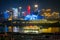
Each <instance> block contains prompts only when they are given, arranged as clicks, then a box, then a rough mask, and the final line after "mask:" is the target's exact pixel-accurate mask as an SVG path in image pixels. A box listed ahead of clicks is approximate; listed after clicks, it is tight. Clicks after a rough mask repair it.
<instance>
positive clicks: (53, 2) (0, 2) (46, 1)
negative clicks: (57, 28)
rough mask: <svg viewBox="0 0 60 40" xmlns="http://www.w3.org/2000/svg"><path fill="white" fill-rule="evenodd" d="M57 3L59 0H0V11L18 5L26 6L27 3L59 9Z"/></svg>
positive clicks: (59, 6)
mask: <svg viewBox="0 0 60 40" xmlns="http://www.w3.org/2000/svg"><path fill="white" fill-rule="evenodd" d="M59 3H60V1H59V0H0V11H3V10H6V9H11V8H13V7H19V6H22V7H23V8H26V6H27V5H31V6H32V7H33V5H34V4H38V5H39V8H40V9H42V8H52V9H55V10H60V4H59Z"/></svg>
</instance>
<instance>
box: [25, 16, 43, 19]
mask: <svg viewBox="0 0 60 40" xmlns="http://www.w3.org/2000/svg"><path fill="white" fill-rule="evenodd" d="M40 19H44V17H43V16H37V15H27V16H26V17H25V20H40Z"/></svg>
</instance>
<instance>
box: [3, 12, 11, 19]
mask: <svg viewBox="0 0 60 40" xmlns="http://www.w3.org/2000/svg"><path fill="white" fill-rule="evenodd" d="M9 16H10V15H9V13H8V12H7V11H5V12H4V18H5V19H8V18H9Z"/></svg>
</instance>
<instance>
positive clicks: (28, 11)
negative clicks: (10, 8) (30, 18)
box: [27, 6, 31, 14]
mask: <svg viewBox="0 0 60 40" xmlns="http://www.w3.org/2000/svg"><path fill="white" fill-rule="evenodd" d="M30 9H31V8H30V6H28V7H27V13H28V14H30Z"/></svg>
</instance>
